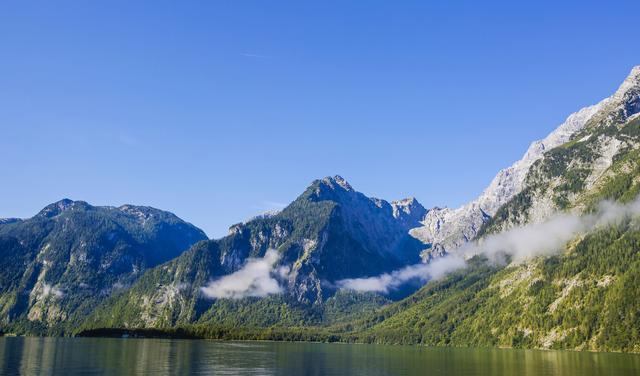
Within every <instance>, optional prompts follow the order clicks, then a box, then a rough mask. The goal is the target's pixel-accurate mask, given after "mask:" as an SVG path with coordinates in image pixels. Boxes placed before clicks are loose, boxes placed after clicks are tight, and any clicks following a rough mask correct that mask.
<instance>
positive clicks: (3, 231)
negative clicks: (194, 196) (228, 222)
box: [0, 199, 207, 328]
mask: <svg viewBox="0 0 640 376" xmlns="http://www.w3.org/2000/svg"><path fill="white" fill-rule="evenodd" d="M206 239H207V237H206V235H205V234H204V232H202V231H201V230H200V229H198V228H196V227H195V226H193V225H191V224H189V223H186V222H184V221H182V220H181V219H179V218H178V217H176V216H175V215H173V214H171V213H168V212H164V211H161V210H158V209H154V208H150V207H141V206H132V205H124V206H121V207H118V208H115V207H99V206H91V205H89V204H88V203H86V202H83V201H72V200H68V199H64V200H61V201H58V202H56V203H53V204H51V205H48V206H47V207H45V208H44V209H42V210H41V211H40V212H39V213H38V214H37V215H35V216H34V217H32V218H29V219H24V220H11V221H3V223H2V225H0V320H1V322H2V324H3V325H8V324H15V323H16V322H20V323H21V324H20V325H24V326H32V327H34V328H35V327H42V328H46V327H56V326H60V325H67V324H71V323H74V322H78V321H79V320H82V319H84V318H85V317H86V315H87V314H88V313H89V312H90V311H91V310H92V309H93V308H94V307H95V306H96V305H97V304H98V303H100V302H101V301H102V300H104V299H105V298H107V297H109V296H110V295H111V294H113V293H114V292H117V291H120V290H122V289H125V288H127V287H128V286H129V285H131V284H132V283H133V282H134V281H135V280H136V279H137V278H138V277H139V276H140V275H142V274H143V273H144V272H145V270H147V269H148V268H149V267H153V266H155V265H158V264H160V263H163V262H165V261H168V260H170V259H172V258H174V257H176V256H178V255H179V254H180V253H181V252H182V251H184V250H186V249H187V248H189V247H190V246H191V245H193V244H194V243H196V242H198V241H200V240H206Z"/></svg>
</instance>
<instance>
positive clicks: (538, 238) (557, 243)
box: [458, 198, 640, 263]
mask: <svg viewBox="0 0 640 376" xmlns="http://www.w3.org/2000/svg"><path fill="white" fill-rule="evenodd" d="M638 214H640V198H638V199H636V200H635V201H633V202H631V203H630V204H626V205H623V204H618V203H615V202H611V201H602V202H601V203H600V204H599V205H598V209H597V210H596V211H595V213H593V214H587V215H583V216H579V215H576V214H570V213H560V214H556V215H555V216H552V217H551V218H549V219H548V220H546V221H543V222H539V223H532V224H528V225H526V226H521V227H516V228H513V229H510V230H507V231H503V232H501V233H498V234H493V235H489V236H487V237H485V238H483V239H481V240H480V241H478V242H474V243H469V244H467V245H466V246H463V247H462V248H461V249H460V250H459V252H458V253H462V254H464V255H465V256H466V257H470V256H473V255H485V256H487V258H489V259H490V260H492V261H497V262H501V261H504V260H505V256H510V258H511V261H512V262H515V263H518V262H522V261H524V260H526V259H529V258H531V257H536V256H546V255H552V254H556V253H559V252H561V251H562V250H563V249H564V246H565V244H566V243H567V242H569V241H570V240H572V239H574V238H575V237H577V236H578V235H580V234H583V233H586V232H589V231H591V230H594V229H596V228H600V227H606V226H610V225H613V224H616V223H618V222H620V221H621V220H623V219H624V218H628V217H631V216H635V215H638Z"/></svg>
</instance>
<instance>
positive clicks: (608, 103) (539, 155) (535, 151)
mask: <svg viewBox="0 0 640 376" xmlns="http://www.w3.org/2000/svg"><path fill="white" fill-rule="evenodd" d="M639 80H640V67H635V68H633V69H632V71H631V73H630V75H629V76H628V77H627V78H626V79H625V80H624V82H623V83H622V85H621V86H620V88H619V89H618V90H617V91H616V92H615V93H614V94H613V95H612V96H611V97H608V98H606V99H604V100H602V101H601V102H599V103H598V104H596V105H593V106H589V107H586V108H583V109H582V110H580V111H578V112H576V113H574V114H572V115H570V116H569V117H568V118H567V120H566V121H565V122H564V123H563V124H561V125H560V126H559V127H558V128H557V129H556V130H554V131H553V132H551V133H550V134H549V135H548V136H547V137H546V138H544V139H543V140H540V141H535V142H533V143H532V144H531V146H530V147H529V149H528V150H527V152H526V153H525V155H524V157H523V158H522V159H521V160H519V161H517V162H515V163H514V164H513V165H512V166H511V167H508V168H506V169H504V170H501V171H500V172H498V174H497V175H496V177H495V178H494V179H493V180H492V182H491V184H489V186H488V187H487V188H486V189H485V191H484V192H483V193H482V194H481V195H480V196H479V197H478V198H477V199H476V200H474V201H472V202H470V203H468V204H466V205H464V206H462V207H460V208H458V209H449V208H434V209H431V210H429V212H428V213H427V215H426V216H425V218H424V219H423V220H422V223H423V226H422V227H420V228H416V229H414V230H412V234H414V236H416V237H417V238H419V239H421V240H423V241H424V242H427V243H432V244H433V246H432V252H433V251H437V252H440V254H441V253H442V250H443V249H446V250H455V249H456V248H458V247H460V246H461V245H463V244H464V243H466V242H468V241H470V240H472V239H474V238H475V237H476V236H477V235H478V232H479V231H480V229H481V228H483V226H485V224H486V223H487V222H488V221H489V220H490V219H491V218H492V217H494V216H495V215H496V214H498V210H499V209H500V208H501V207H502V206H503V205H504V204H506V203H507V202H509V201H510V200H512V199H513V198H514V197H516V196H518V194H520V193H521V192H522V191H523V189H524V186H525V185H526V182H525V179H526V178H527V175H528V173H529V170H530V169H531V168H532V167H533V166H534V165H536V163H537V162H538V161H540V160H542V159H544V157H545V155H546V153H547V152H548V151H549V150H552V149H554V148H557V147H558V146H560V145H563V144H566V143H567V142H568V141H570V140H576V139H580V138H582V137H586V135H587V133H585V132H587V131H585V129H590V128H592V127H594V126H597V125H602V124H605V123H606V124H613V123H615V124H621V123H624V122H625V121H627V120H629V119H631V118H632V117H633V116H634V115H636V114H637V113H638V112H639V108H640V107H639V106H640V100H639V99H638V92H639ZM581 132H582V133H581ZM579 134H583V136H580V137H578V135H579ZM604 137H606V136H604ZM592 141H593V142H595V141H597V142H598V145H597V146H596V145H591V146H590V148H591V149H592V152H593V153H595V154H597V155H598V156H599V158H600V159H599V160H598V162H597V165H595V166H594V167H593V169H592V171H590V172H589V174H590V178H589V179H590V180H589V181H592V180H594V179H596V178H597V177H598V174H599V173H601V172H602V171H604V170H606V169H607V167H609V166H610V165H611V163H612V158H613V156H614V155H615V154H616V151H617V150H618V149H619V148H620V147H621V145H619V144H618V141H619V140H617V139H612V138H607V139H604V138H603V139H600V140H592ZM554 153H557V152H554ZM582 173H586V172H585V171H583V172H582ZM519 197H520V196H519ZM555 209H557V207H556V206H555V205H550V204H538V205H537V207H536V208H535V209H534V210H533V212H534V213H532V214H533V216H534V217H535V216H539V217H540V218H542V217H546V216H548V214H550V213H552V212H553V211H554V210H555ZM500 215H502V213H500ZM533 219H536V218H533ZM538 219H539V218H538Z"/></svg>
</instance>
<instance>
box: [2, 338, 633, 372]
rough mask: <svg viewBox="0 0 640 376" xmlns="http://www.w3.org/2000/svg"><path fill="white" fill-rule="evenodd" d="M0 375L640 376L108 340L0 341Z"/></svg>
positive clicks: (390, 351)
mask: <svg viewBox="0 0 640 376" xmlns="http://www.w3.org/2000/svg"><path fill="white" fill-rule="evenodd" d="M0 354H1V355H0V356H1V358H0V374H7V375H13V374H25V375H37V374H62V375H72V374H97V375H102V374H109V375H127V374H150V375H162V374H176V375H187V374H205V375H208V374H215V375H237V374H241V375H345V374H351V375H367V376H369V375H463V376H464V375H478V376H482V375H543V376H544V375H563V376H566V375H580V376H594V375H607V376H608V375H638V374H640V356H638V355H627V354H598V353H577V352H565V351H529V350H499V349H456V348H428V347H414V346H380V345H344V344H315V343H275V342H215V341H205V340H169V339H167V340H163V339H108V338H20V337H6V338H0Z"/></svg>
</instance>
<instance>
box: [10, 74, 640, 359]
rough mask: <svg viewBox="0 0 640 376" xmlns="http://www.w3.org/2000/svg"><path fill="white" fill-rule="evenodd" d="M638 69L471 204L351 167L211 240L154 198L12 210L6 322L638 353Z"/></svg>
mask: <svg viewBox="0 0 640 376" xmlns="http://www.w3.org/2000/svg"><path fill="white" fill-rule="evenodd" d="M639 113H640V66H638V67H635V68H633V69H632V71H631V73H630V74H629V76H628V77H627V78H626V79H624V81H623V83H622V84H621V85H620V87H619V89H618V90H617V91H616V92H615V93H613V95H611V96H609V97H607V98H605V99H604V100H602V101H601V102H599V103H597V104H595V105H592V106H589V107H586V108H584V109H582V110H580V111H578V112H576V113H574V114H572V115H570V116H569V117H568V118H567V120H566V121H565V122H564V123H563V124H561V125H560V126H559V127H557V129H556V130H555V131H553V132H552V133H551V134H549V135H548V136H547V137H546V138H544V139H542V140H540V141H535V142H533V143H532V144H531V146H530V148H529V149H528V150H527V151H526V153H525V155H524V156H523V158H522V159H521V160H519V161H517V162H515V163H514V164H513V165H512V166H510V167H508V168H505V169H503V170H501V171H499V172H498V174H497V175H496V177H495V178H494V180H493V181H492V182H491V184H490V185H489V186H488V187H487V188H486V189H485V191H484V192H482V194H481V195H480V196H479V197H478V198H477V199H476V200H474V201H472V202H470V203H468V204H466V205H464V206H462V207H460V208H457V209H452V208H425V207H423V206H422V205H421V204H420V203H419V202H418V201H417V200H416V199H414V198H407V199H402V200H398V201H391V202H388V201H385V200H382V199H377V198H371V197H367V196H365V195H364V194H362V193H360V192H358V191H357V190H356V189H355V188H354V187H352V186H351V185H350V184H349V183H348V182H347V181H346V180H345V179H344V178H342V177H340V176H333V177H326V178H323V179H318V180H315V181H313V182H312V183H311V184H310V185H309V186H308V187H307V188H306V189H305V190H304V191H303V192H302V193H301V194H300V195H299V196H298V198H296V199H295V200H294V201H293V202H291V203H290V204H289V205H288V206H286V207H285V208H284V209H283V210H281V211H279V212H276V213H267V214H263V215H259V216H257V217H255V218H252V219H250V220H247V221H246V222H243V223H238V224H235V225H232V226H231V227H230V228H229V233H228V235H227V236H225V237H223V238H220V239H208V238H207V237H206V235H205V234H204V232H203V231H201V230H200V229H198V228H197V227H195V226H193V225H192V224H190V223H187V222H185V221H184V220H182V219H180V218H178V217H176V216H175V215H173V214H171V213H168V212H165V211H162V210H158V209H154V208H150V207H142V206H134V205H125V206H121V207H102V206H92V205H90V204H89V203H86V202H83V201H72V200H68V199H65V200H61V201H59V202H56V203H53V204H51V205H49V206H47V207H45V208H44V209H42V210H41V211H40V212H39V213H37V214H36V215H35V216H33V217H32V218H27V219H16V218H9V219H1V220H0V330H1V331H2V332H4V333H5V334H18V335H65V336H71V335H82V336H93V335H122V334H127V335H145V336H180V337H190V338H191V337H193V338H218V339H269V340H312V341H344V342H366V343H389V344H423V345H439V346H496V347H516V348H541V349H573V350H601V351H625V352H640V201H639V200H638V193H639V192H640V115H639Z"/></svg>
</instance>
